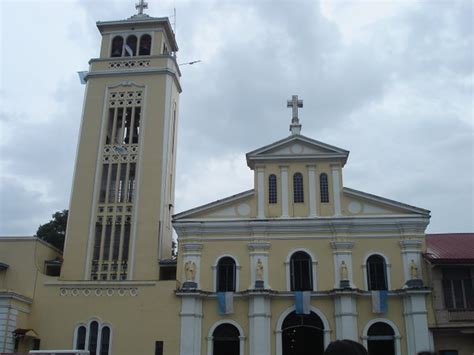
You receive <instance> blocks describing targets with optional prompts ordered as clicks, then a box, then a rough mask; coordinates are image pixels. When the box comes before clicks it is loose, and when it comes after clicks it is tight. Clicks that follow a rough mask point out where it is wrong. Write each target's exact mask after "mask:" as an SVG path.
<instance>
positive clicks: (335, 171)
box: [331, 164, 341, 216]
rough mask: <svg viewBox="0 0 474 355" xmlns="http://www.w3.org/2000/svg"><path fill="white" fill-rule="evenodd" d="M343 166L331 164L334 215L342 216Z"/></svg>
mask: <svg viewBox="0 0 474 355" xmlns="http://www.w3.org/2000/svg"><path fill="white" fill-rule="evenodd" d="M340 170H341V166H340V165H339V164H331V173H332V195H333V200H334V215H335V216H340V215H341V175H340Z"/></svg>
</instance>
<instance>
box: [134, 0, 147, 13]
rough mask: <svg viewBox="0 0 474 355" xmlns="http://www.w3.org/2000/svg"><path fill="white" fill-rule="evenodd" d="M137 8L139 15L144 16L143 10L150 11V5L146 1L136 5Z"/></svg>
mask: <svg viewBox="0 0 474 355" xmlns="http://www.w3.org/2000/svg"><path fill="white" fill-rule="evenodd" d="M135 8H136V9H137V10H138V13H137V15H143V10H144V9H148V3H147V2H146V1H145V0H140V2H139V3H138V4H136V5H135Z"/></svg>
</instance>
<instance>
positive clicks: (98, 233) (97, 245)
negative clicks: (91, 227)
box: [93, 222, 102, 260]
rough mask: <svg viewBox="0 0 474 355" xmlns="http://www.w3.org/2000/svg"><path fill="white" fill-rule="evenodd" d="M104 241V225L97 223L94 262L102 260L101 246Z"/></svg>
mask: <svg viewBox="0 0 474 355" xmlns="http://www.w3.org/2000/svg"><path fill="white" fill-rule="evenodd" d="M101 240H102V224H101V223H99V222H97V223H96V225H95V241H94V255H93V259H94V260H99V258H100V244H101Z"/></svg>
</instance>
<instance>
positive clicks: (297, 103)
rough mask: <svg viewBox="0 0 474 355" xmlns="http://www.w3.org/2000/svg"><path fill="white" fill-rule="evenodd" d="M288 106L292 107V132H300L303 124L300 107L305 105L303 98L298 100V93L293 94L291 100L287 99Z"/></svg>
mask: <svg viewBox="0 0 474 355" xmlns="http://www.w3.org/2000/svg"><path fill="white" fill-rule="evenodd" d="M286 107H291V110H292V117H291V125H290V131H291V134H300V132H301V124H300V120H299V118H298V108H299V107H303V100H298V95H293V96H292V97H291V100H288V101H287V103H286Z"/></svg>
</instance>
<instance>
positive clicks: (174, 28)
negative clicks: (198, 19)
mask: <svg viewBox="0 0 474 355" xmlns="http://www.w3.org/2000/svg"><path fill="white" fill-rule="evenodd" d="M173 31H174V34H175V35H176V5H175V6H173Z"/></svg>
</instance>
